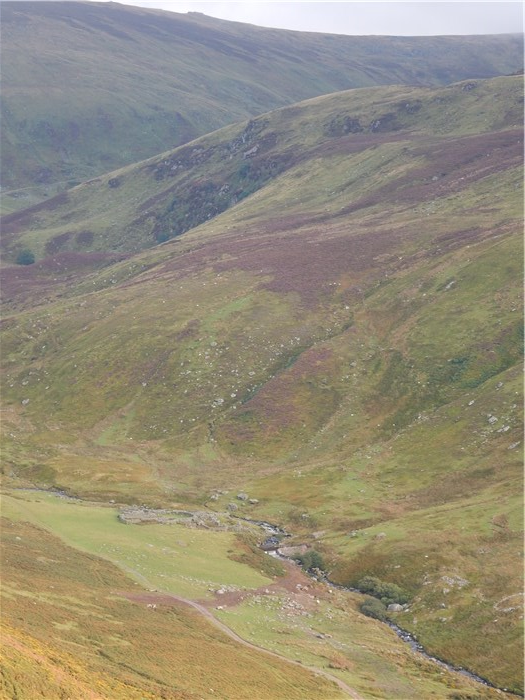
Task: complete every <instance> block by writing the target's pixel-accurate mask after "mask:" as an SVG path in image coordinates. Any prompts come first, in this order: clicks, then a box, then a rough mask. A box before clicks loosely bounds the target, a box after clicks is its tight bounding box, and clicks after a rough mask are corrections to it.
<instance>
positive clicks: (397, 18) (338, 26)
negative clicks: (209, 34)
mask: <svg viewBox="0 0 525 700" xmlns="http://www.w3.org/2000/svg"><path fill="white" fill-rule="evenodd" d="M98 1H100V0H98ZM122 4H125V5H138V6H141V7H149V8H158V9H163V10H169V11H172V12H182V13H185V12H202V13H204V14H206V15H210V16H212V17H219V18H221V19H228V20H233V21H237V22H247V23H250V24H257V25H259V26H264V27H278V28H281V29H296V30H300V31H313V32H328V33H333V34H354V35H355V34H387V35H398V36H402V35H404V36H431V35H440V34H501V33H507V32H523V7H524V5H523V3H522V2H447V1H446V0H440V1H438V2H436V1H435V0H428V1H419V0H418V1H414V2H397V0H390V1H386V2H384V1H380V2H375V1H374V0H368V2H359V1H353V0H341V1H339V2H332V1H330V0H326V1H323V2H320V1H315V0H314V1H311V2H310V1H305V0H295V1H288V2H281V0H270V1H266V2H263V1H260V0H243V1H242V2H239V1H236V2H233V1H232V2H223V1H222V0H218V1H209V0H208V1H202V2H201V1H200V0H187V1H185V0H125V1H124V2H122Z"/></svg>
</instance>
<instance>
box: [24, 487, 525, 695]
mask: <svg viewBox="0 0 525 700" xmlns="http://www.w3.org/2000/svg"><path fill="white" fill-rule="evenodd" d="M12 490H14V491H35V492H42V493H51V494H53V495H54V496H57V497H58V498H65V499H70V500H74V501H82V500H83V499H81V498H78V497H77V496H71V495H70V494H68V493H67V492H65V491H62V490H60V489H45V488H39V487H25V488H24V487H18V488H15V489H12ZM107 505H111V506H112V507H115V508H116V507H118V506H117V505H116V504H114V503H110V504H107ZM230 515H231V516H232V517H233V518H235V519H238V520H242V521H244V522H247V523H251V524H253V525H257V526H258V527H260V528H261V529H262V530H263V531H264V532H265V533H266V534H267V535H268V538H267V539H266V540H265V542H263V543H262V545H260V546H261V549H264V551H266V553H267V554H268V555H269V556H272V557H274V558H276V559H282V560H283V561H287V562H293V563H294V564H295V565H296V566H299V564H298V563H297V562H296V561H295V559H294V558H293V557H290V556H284V555H283V554H281V553H280V552H279V551H278V549H279V544H280V540H281V539H283V538H288V537H292V535H291V534H290V533H289V532H286V530H284V528H282V527H279V526H278V525H275V524H273V523H269V522H267V521H265V520H253V519H251V518H245V517H243V516H240V515H233V514H232V513H230ZM266 543H270V544H269V546H266V547H265V544H266ZM303 571H305V573H306V574H307V575H308V576H310V577H311V578H312V579H314V580H315V581H320V582H322V583H325V584H326V585H327V586H330V587H331V588H337V589H339V590H343V591H350V592H351V593H359V594H360V595H364V594H363V593H362V592H361V591H359V590H358V589H357V588H352V587H350V586H342V585H340V584H337V583H334V582H333V581H330V579H329V578H328V577H327V576H325V575H323V576H315V575H314V574H312V573H311V572H309V571H306V570H304V569H303ZM383 624H386V625H388V626H389V627H390V629H392V630H393V631H394V632H395V633H396V634H397V636H398V637H399V638H400V639H401V640H402V641H403V642H405V643H407V644H408V645H409V646H410V648H411V649H412V651H415V652H417V653H418V654H420V655H421V656H423V657H424V658H425V659H428V660H429V661H432V662H433V663H435V664H437V665H439V666H440V667H441V668H444V669H446V670H448V671H451V672H452V673H460V674H461V675H463V676H466V677H467V678H469V679H470V680H473V681H476V682H477V683H481V684H482V685H484V686H487V687H489V688H494V689H496V690H500V691H503V692H505V693H508V694H509V695H512V696H513V697H523V696H521V695H518V694H516V693H513V692H512V691H510V690H508V689H507V688H499V687H498V686H496V685H494V684H493V683H491V682H490V681H487V680H486V679H485V678H482V677H481V676H478V675H476V674H475V673H472V671H468V670H467V669H464V668H461V667H458V666H453V665H452V664H450V663H448V662H446V661H443V660H442V659H439V658H437V657H436V656H432V655H431V654H429V653H427V652H426V651H425V649H424V647H423V646H422V644H420V642H419V641H418V640H417V638H416V637H415V636H414V635H413V634H411V633H410V632H407V631H406V630H404V629H402V628H401V627H399V626H398V625H396V624H395V623H394V622H391V621H390V620H388V621H386V622H384V623H383Z"/></svg>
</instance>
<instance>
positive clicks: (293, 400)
mask: <svg viewBox="0 0 525 700" xmlns="http://www.w3.org/2000/svg"><path fill="white" fill-rule="evenodd" d="M520 97H521V79H519V78H510V77H509V78H498V79H494V80H488V81H467V82H463V83H459V84H456V85H452V86H450V87H447V88H437V89H421V88H404V87H403V88H394V87H388V88H376V89H365V90H356V91H349V92H343V93H339V94H336V95H330V96H327V97H324V98H317V99H314V100H310V101H308V102H305V103H302V104H300V105H296V106H294V107H293V108H285V109H283V110H279V111H277V112H274V113H272V114H268V115H264V116H262V117H260V118H258V119H255V120H251V121H250V122H248V123H244V124H242V125H240V126H235V127H227V128H226V129H224V130H221V131H219V132H216V133H214V134H211V135H209V136H207V137H203V138H201V139H199V140H198V141H196V142H193V143H192V144H190V145H188V146H184V147H182V148H180V149H177V150H175V151H172V152H167V153H164V154H163V155H162V156H159V157H156V158H153V159H150V160H148V161H146V162H143V163H140V164H138V165H137V166H133V167H131V166H130V167H127V168H124V169H122V170H121V171H118V172H116V173H111V174H110V175H107V176H104V177H101V178H99V179H97V180H95V181H91V182H89V183H85V184H83V185H81V186H79V187H77V188H74V189H73V190H71V191H70V192H68V194H67V196H63V197H61V198H60V199H59V200H55V201H54V202H50V203H49V205H48V206H45V207H44V206H42V207H39V208H38V209H36V210H35V209H33V210H30V211H26V212H21V213H20V214H19V215H13V216H12V217H10V218H9V219H8V220H7V222H6V235H5V236H4V241H5V247H6V250H7V253H6V256H7V257H9V256H14V255H15V254H16V250H17V246H22V245H23V246H29V247H31V248H33V249H34V251H35V252H36V253H37V256H38V257H41V256H43V255H45V254H46V250H47V253H48V254H52V255H51V257H48V258H47V259H43V260H41V261H40V262H38V263H37V264H35V265H30V266H19V265H5V267H4V282H3V285H2V291H3V293H4V295H5V299H6V310H7V312H6V314H5V316H4V322H3V326H4V330H3V358H2V360H3V367H4V374H3V377H4V383H3V386H2V396H3V403H4V408H5V413H4V416H5V417H4V419H3V423H2V428H3V432H4V442H3V464H4V472H5V476H4V479H5V483H6V484H9V483H12V484H20V483H27V484H30V483H36V484H39V485H42V486H50V485H54V486H59V487H61V488H65V489H68V490H70V491H71V492H75V493H79V494H82V495H84V496H87V497H91V498H97V499H100V500H109V499H115V500H119V501H122V502H131V503H136V502H138V501H139V500H140V502H141V503H142V502H144V503H147V504H149V505H155V506H159V505H163V504H166V503H169V502H171V501H173V500H177V501H179V502H186V503H190V504H191V503H193V504H199V507H201V506H203V505H206V506H207V507H209V508H211V509H214V508H216V509H219V510H225V509H226V508H227V507H228V504H231V503H233V504H234V505H235V506H236V507H237V510H238V511H239V512H240V513H241V514H243V515H246V516H247V517H250V518H265V519H269V520H273V521H276V522H279V523H281V524H283V525H285V526H286V527H288V528H289V529H290V530H291V531H292V532H294V533H296V540H297V541H306V542H308V543H310V544H312V545H313V546H315V548H316V549H317V550H319V551H320V552H321V553H322V555H323V557H324V559H325V561H326V562H327V567H328V568H329V569H330V572H331V573H330V575H331V577H332V578H334V579H336V580H337V581H339V582H342V583H345V584H350V585H355V584H356V583H357V582H358V581H359V579H361V578H362V577H363V576H365V575H373V576H376V577H378V578H379V579H381V580H382V581H387V582H390V583H395V584H397V585H400V586H402V587H403V588H405V589H406V590H407V591H408V592H409V595H410V599H411V602H410V605H409V609H408V610H405V611H403V612H399V613H396V614H395V615H396V616H397V618H396V619H397V620H398V621H399V622H400V624H402V626H404V627H406V628H410V629H411V630H413V631H414V632H415V633H416V634H417V636H418V638H419V639H420V640H421V641H422V643H423V644H425V645H426V646H427V647H428V648H429V649H430V650H431V651H432V652H433V653H435V654H438V655H439V656H441V657H443V658H445V659H448V660H451V661H453V662H454V663H457V664H461V665H464V666H466V667H468V668H470V669H471V670H473V671H475V672H477V673H479V674H480V675H482V676H483V677H486V678H488V679H489V680H490V681H491V682H493V683H495V684H497V685H499V686H501V687H507V688H511V689H513V690H519V689H520V687H521V685H522V675H521V671H522V641H521V633H522V614H523V613H522V609H521V608H520V602H519V601H520V597H519V596H520V594H521V592H522V568H521V563H520V562H521V560H520V559H519V552H520V547H521V542H522V530H523V522H522V508H521V505H522V504H521V498H522V486H521V481H522V454H521V453H522V433H521V425H522V385H521V350H522V324H521V320H522V315H521V300H522V293H521V292H522V258H523V251H522V201H523V199H522V197H523V193H522V172H521V170H522V168H521V166H522V141H521V112H520V109H521V108H520V107H519V99H520ZM230 156H231V157H230ZM115 181H116V183H115ZM110 182H113V184H110ZM186 228H187V229H188V230H186ZM86 231H90V232H91V233H92V235H91V236H85V238H84V240H85V241H86V242H85V243H83V244H82V243H81V238H82V237H81V234H82V232H86ZM166 233H167V238H168V240H167V241H165V242H164V243H163V245H160V246H154V243H155V240H159V238H161V237H163V236H159V235H158V234H166ZM64 234H68V235H67V236H66V235H64ZM170 236H175V238H173V240H169V237H170ZM60 237H62V238H60ZM88 238H89V243H87V240H88ZM148 246H154V247H150V248H148V249H146V250H142V251H141V249H143V248H147V247H148ZM108 250H112V251H113V252H111V253H107V252H105V251H108ZM82 251H84V252H82ZM111 256H112V257H111ZM115 256H120V259H118V260H117V259H116V257H115ZM240 490H244V491H246V493H247V494H249V496H250V498H252V500H254V502H253V503H250V501H244V500H239V499H236V498H235V495H236V494H237V493H238V492H239V491H240ZM509 601H510V602H509ZM391 697H392V696H391ZM398 697H403V696H402V693H401V691H400V693H399V694H398ZM451 697H453V696H451Z"/></svg>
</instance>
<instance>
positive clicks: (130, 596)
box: [118, 573, 365, 700]
mask: <svg viewBox="0 0 525 700" xmlns="http://www.w3.org/2000/svg"><path fill="white" fill-rule="evenodd" d="M292 578H293V579H294V580H295V577H294V576H293V574H292V573H290V574H287V576H286V577H285V579H288V583H287V586H288V585H289V584H290V583H291V580H292ZM305 579H306V577H305ZM306 580H307V581H308V580H309V579H306ZM283 585H284V584H283V583H282V582H280V583H276V584H272V585H270V586H267V587H266V588H264V587H263V588H261V589H256V590H254V591H251V592H249V593H251V594H252V595H257V594H258V593H263V592H265V591H266V590H268V591H270V590H271V589H272V587H273V588H275V587H276V586H277V587H280V588H282V587H283ZM118 594H119V595H121V596H122V597H124V598H126V599H127V600H129V601H131V602H133V603H142V604H146V605H155V606H157V605H161V606H173V605H177V604H182V605H188V606H190V607H191V608H193V609H194V610H196V611H197V612H198V613H200V614H201V615H202V616H203V617H205V618H206V619H207V620H209V621H210V622H211V623H212V624H213V625H214V626H215V627H217V628H218V629H220V630H221V631H222V632H223V633H224V634H226V635H227V636H228V637H229V638H230V639H233V640H234V641H235V642H238V643H239V644H242V645H243V646H245V647H247V648H249V649H252V650H254V651H258V652H263V653H265V654H269V655H270V656H273V657H274V658H276V659H279V660H280V661H284V662H286V663H290V664H293V665H294V666H299V667H300V668H303V669H306V670H307V671H311V672H312V673H313V674H315V675H316V676H322V677H323V678H326V679H327V680H329V681H331V682H332V683H335V684H336V685H337V686H338V687H339V688H340V689H341V690H342V691H343V692H344V693H346V694H347V695H348V696H349V697H351V698H354V700H365V698H363V697H362V696H361V695H359V693H358V692H357V691H356V690H355V689H354V688H351V687H350V686H349V685H348V684H347V683H345V682H344V681H342V680H341V679H340V678H337V677H336V676H333V675H332V674H331V673H328V671H324V670H323V669H321V668H317V667H315V666H307V665H305V664H303V663H301V662H300V661H294V660H293V659H289V658H287V657H286V656H283V655H282V654H279V653H277V652H275V651H270V650H269V649H265V648H264V647H261V646H259V645H257V644H254V643H253V642H249V641H248V640H246V639H244V638H243V637H241V636H240V635H238V634H237V633H236V632H234V631H233V630H232V629H230V627H228V626H227V625H225V624H224V623H223V622H221V621H220V620H218V619H217V618H216V617H215V616H214V615H213V613H212V612H210V610H209V608H208V607H206V605H205V604H203V603H202V602H197V601H194V600H189V599H188V598H182V597H181V596H178V595H175V594H174V593H161V592H151V593H148V592H141V593H134V592H122V591H120V592H119V593H118ZM223 597H224V596H221V600H222V599H223ZM238 602H239V601H238ZM208 605H209V603H208ZM327 700H329V698H327Z"/></svg>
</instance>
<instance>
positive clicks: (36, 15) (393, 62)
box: [1, 0, 522, 209]
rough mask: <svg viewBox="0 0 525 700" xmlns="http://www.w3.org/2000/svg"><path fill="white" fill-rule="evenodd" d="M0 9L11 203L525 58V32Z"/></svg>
mask: <svg viewBox="0 0 525 700" xmlns="http://www.w3.org/2000/svg"><path fill="white" fill-rule="evenodd" d="M1 12H2V26H3V29H2V33H3V36H2V47H1V51H2V78H3V88H2V89H3V132H4V135H3V157H2V168H3V170H2V183H3V187H4V192H5V194H4V196H3V200H4V204H5V206H6V207H7V208H13V209H14V208H19V207H20V205H23V204H24V203H26V202H27V203H29V204H31V203H33V202H34V201H39V200H41V199H42V197H43V196H44V195H49V194H53V193H56V192H57V191H60V190H61V189H64V185H63V184H56V185H55V183H61V182H62V181H69V182H70V184H71V183H73V184H74V182H79V181H83V180H86V179H88V178H89V177H93V176H95V175H100V174H102V173H104V172H107V171H109V170H113V169H115V168H117V167H120V166H123V165H126V164H129V163H131V162H134V161H138V160H141V159H143V158H145V157H149V156H153V155H154V154H155V153H159V152H162V151H164V150H166V148H168V147H170V148H171V147H175V146H177V145H180V144H181V143H185V142H188V141H190V140H192V139H194V138H196V137H197V136H200V135H202V134H203V133H206V132H209V131H213V130H214V129H217V128H219V127H222V126H225V125H226V124H228V123H233V122H237V121H241V120H243V119H246V118H250V117H254V116H257V115H258V114H261V113H263V112H267V111H269V110H271V109H275V108H277V107H281V106H284V105H285V104H291V103H294V102H297V101H300V100H304V99H306V98H308V97H313V96H315V95H319V94H324V93H328V92H333V91H338V90H341V89H348V88H352V87H361V86H365V85H374V84H384V83H407V82H411V83H415V84H429V85H433V84H438V83H441V84H442V83H450V82H454V81H457V80H460V79H467V78H484V77H489V76H494V75H496V74H502V73H503V74H504V73H512V72H515V71H516V70H518V69H519V68H520V67H521V60H522V58H521V56H522V51H521V37H520V36H519V35H494V36H487V37H425V38H424V39H423V38H404V37H347V36H344V35H327V34H315V33H314V34H310V33H301V32H293V31H290V30H274V29H264V28H258V27H255V26H252V25H243V24H239V23H234V22H227V21H225V20H215V19H213V18H206V17H202V16H200V15H193V14H192V15H178V14H176V13H170V12H162V11H157V10H146V9H143V8H136V7H126V6H123V5H119V4H117V3H91V2H89V3H82V2H79V3H77V2H60V3H56V2H36V3H31V2H24V3H18V2H13V3H10V2H9V0H6V1H4V2H2V8H1ZM57 46H62V47H63V48H62V49H60V50H58V51H57V48H56V47H57ZM64 51H65V52H67V59H64ZM146 56H147V60H146V59H145V57H146ZM94 76H96V79H95V78H94ZM128 136H130V137H131V138H130V139H129V140H127V137H128ZM131 142H132V143H133V147H130V143H131ZM20 152H23V153H24V158H23V159H20V158H19V157H17V154H18V153H20ZM22 164H23V165H22ZM28 187H31V188H34V189H29V190H28V189H24V188H28ZM6 189H7V192H6ZM12 190H16V191H14V192H12Z"/></svg>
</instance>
